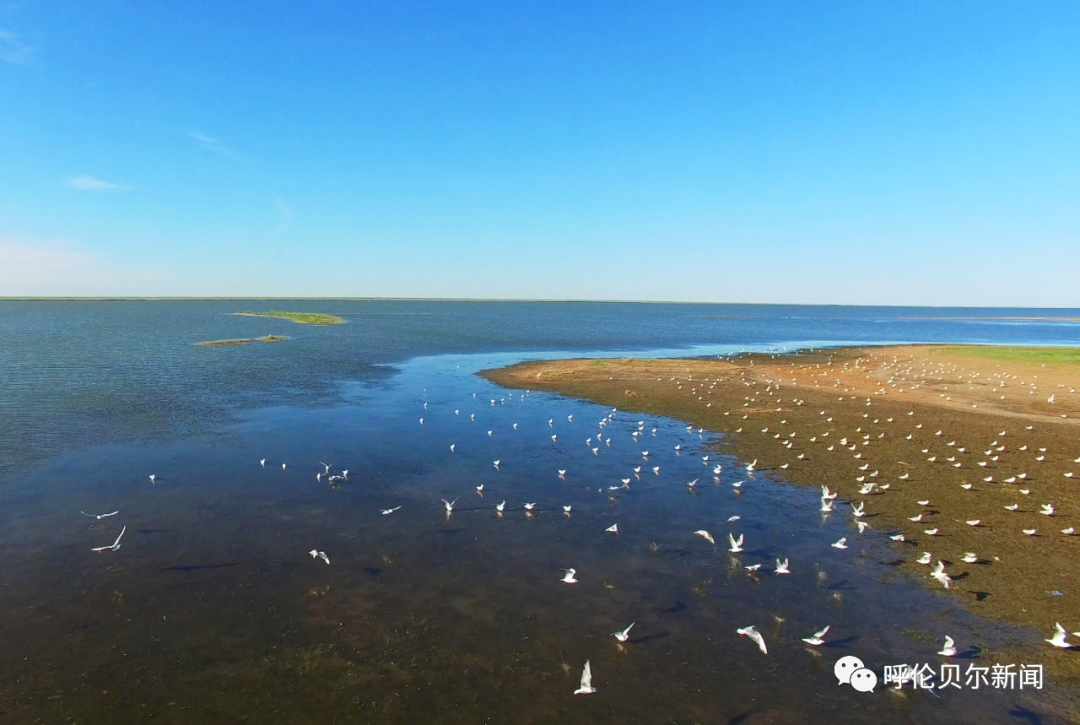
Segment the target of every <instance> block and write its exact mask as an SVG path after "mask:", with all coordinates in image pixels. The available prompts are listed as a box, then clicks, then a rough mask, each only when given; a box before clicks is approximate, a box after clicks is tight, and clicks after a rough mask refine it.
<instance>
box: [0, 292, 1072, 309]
mask: <svg viewBox="0 0 1080 725" xmlns="http://www.w3.org/2000/svg"><path fill="white" fill-rule="evenodd" d="M228 301H238V302H239V301H253V302H263V301H267V302H268V301H287V302H293V301H295V302H334V301H340V302H546V303H555V304H559V303H593V304H638V305H714V306H729V307H734V306H759V307H899V308H919V309H973V310H974V309H1014V310H1018V309H1028V310H1077V309H1080V307H1063V306H1062V307H1037V306H1036V307H1024V306H1018V305H926V304H880V303H878V304H865V303H849V302H843V303H840V302H707V301H693V300H632V299H579V298H551V297H548V298H544V297H536V298H531V297H295V296H284V297H278V296H235V297H234V296H227V295H223V296H187V295H178V296H161V297H148V296H138V295H133V296H127V295H101V296H89V295H87V296H84V295H64V296H49V295H40V296H38V295H33V296H31V295H19V296H0V302H228Z"/></svg>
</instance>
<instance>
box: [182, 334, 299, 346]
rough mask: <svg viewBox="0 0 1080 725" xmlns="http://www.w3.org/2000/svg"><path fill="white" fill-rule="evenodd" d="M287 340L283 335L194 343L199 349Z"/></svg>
mask: <svg viewBox="0 0 1080 725" xmlns="http://www.w3.org/2000/svg"><path fill="white" fill-rule="evenodd" d="M288 339H289V338H287V337H285V336H284V335H265V336H264V337H249V338H245V339H242V340H208V341H207V342H197V343H195V344H196V345H198V346H199V347H226V346H228V345H250V344H251V343H253V342H284V341H285V340H288Z"/></svg>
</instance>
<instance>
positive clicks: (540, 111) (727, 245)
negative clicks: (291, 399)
mask: <svg viewBox="0 0 1080 725" xmlns="http://www.w3.org/2000/svg"><path fill="white" fill-rule="evenodd" d="M1078 28H1080V3H1076V2H1052V1H1048V2H1039V3H1023V2H990V1H989V0H980V1H978V2H943V1H941V0H934V1H932V2H897V3H878V2H872V3H856V2H832V3H821V2H760V0H748V1H747V2H703V3H674V2H673V3H626V2H610V3H607V2H587V3H580V2H575V3H570V2H557V1H551V0H546V1H545V2H522V3H506V2H490V3H466V2H460V3H451V2H439V3H406V2H341V3H335V2H310V3H288V4H286V3H276V2H260V3H238V2H220V1H218V2H183V3H146V2H119V1H109V0H104V1H101V2H94V3H70V2H50V1H34V0H26V1H24V2H17V3H5V2H3V0H0V295H236V296H244V295H273V296H289V295H297V296H337V295H342V296H407V297H514V298H520V297H525V298H562V299H566V298H570V299H643V300H701V301H719V302H807V303H865V304H945V305H953V304H957V305H1027V306H1072V307H1077V306H1080V285H1078V284H1077V283H1076V279H1077V270H1078V269H1080V133H1078V129H1080V80H1078V79H1080V31H1078V30H1077V29H1078Z"/></svg>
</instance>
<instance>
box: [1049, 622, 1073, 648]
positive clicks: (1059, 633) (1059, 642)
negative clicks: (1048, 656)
mask: <svg viewBox="0 0 1080 725" xmlns="http://www.w3.org/2000/svg"><path fill="white" fill-rule="evenodd" d="M1068 634H1069V633H1068V632H1066V631H1065V628H1064V627H1062V626H1061V625H1060V624H1058V623H1055V624H1054V636H1053V637H1051V638H1050V639H1048V640H1046V641H1047V642H1049V643H1050V644H1052V645H1054V646H1055V647H1058V648H1060V649H1069V648H1070V647H1072V645H1071V644H1069V643H1068V642H1066V641H1065V638H1066V637H1067V636H1068Z"/></svg>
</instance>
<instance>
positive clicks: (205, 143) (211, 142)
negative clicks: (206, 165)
mask: <svg viewBox="0 0 1080 725" xmlns="http://www.w3.org/2000/svg"><path fill="white" fill-rule="evenodd" d="M185 133H186V134H187V136H188V138H190V139H191V140H193V141H194V142H195V143H197V144H199V147H200V148H204V149H206V150H207V151H213V152H214V153H215V154H221V155H222V156H236V152H235V151H233V150H232V149H231V148H229V147H228V146H226V145H225V144H223V143H222V142H221V141H218V140H217V139H216V138H211V137H209V136H207V135H206V134H203V133H199V132H198V131H185Z"/></svg>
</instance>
